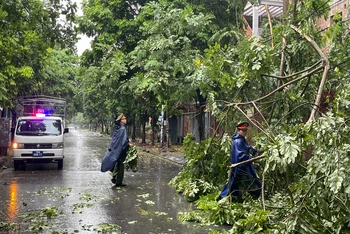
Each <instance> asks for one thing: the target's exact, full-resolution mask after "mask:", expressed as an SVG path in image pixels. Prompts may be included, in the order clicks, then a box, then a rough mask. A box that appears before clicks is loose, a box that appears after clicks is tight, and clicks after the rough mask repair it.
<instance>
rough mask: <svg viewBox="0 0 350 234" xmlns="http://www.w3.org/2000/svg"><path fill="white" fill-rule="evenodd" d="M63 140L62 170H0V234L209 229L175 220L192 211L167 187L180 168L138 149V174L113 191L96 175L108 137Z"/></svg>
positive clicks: (104, 176)
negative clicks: (179, 215) (182, 212)
mask: <svg viewBox="0 0 350 234" xmlns="http://www.w3.org/2000/svg"><path fill="white" fill-rule="evenodd" d="M65 137H66V138H65V159H64V162H63V170H57V164H27V165H26V168H25V169H22V170H18V171H14V170H13V169H12V168H9V169H7V170H4V171H3V172H0V181H1V184H0V186H1V190H0V201H1V204H0V233H35V232H39V233H56V234H59V233H128V234H143V233H157V234H158V233H181V234H186V233H188V234H194V233H198V234H199V233H201V234H202V233H208V232H209V230H211V229H209V228H204V227H198V226H195V225H194V224H192V223H190V224H182V223H180V221H179V220H178V211H186V210H188V209H191V205H190V204H189V203H188V202H187V201H186V200H185V199H184V198H183V197H182V196H181V195H179V194H176V192H175V191H174V189H173V188H172V187H171V186H169V185H168V182H169V180H170V179H171V178H173V177H174V176H175V175H176V174H177V173H178V172H179V170H180V165H178V164H176V163H171V162H169V161H167V160H163V159H162V158H161V157H156V156H154V155H151V154H148V153H145V152H142V151H139V155H140V157H139V163H138V172H136V173H134V172H132V171H126V172H125V176H124V183H126V184H127V185H128V186H126V187H123V188H116V187H114V186H113V184H112V183H111V181H110V179H111V176H110V175H109V173H102V172H100V165H101V160H102V157H103V156H104V153H105V150H106V148H107V145H108V144H109V141H110V138H109V137H106V136H102V135H99V134H95V133H92V132H89V131H86V130H80V129H77V130H75V129H74V128H71V129H70V132H69V133H68V134H66V136H65ZM11 224H12V226H11ZM1 227H2V228H1ZM119 228H120V229H119ZM6 229H7V230H8V231H5V230H6Z"/></svg>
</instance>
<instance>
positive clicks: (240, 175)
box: [217, 122, 261, 200]
mask: <svg viewBox="0 0 350 234" xmlns="http://www.w3.org/2000/svg"><path fill="white" fill-rule="evenodd" d="M248 127H249V123H247V122H242V123H240V124H238V125H237V126H236V129H237V131H236V133H235V134H234V135H233V136H232V139H233V144H232V151H231V165H232V164H236V163H239V162H243V161H246V160H248V159H251V158H252V157H254V156H255V155H256V153H257V150H256V149H254V148H253V147H251V146H250V145H249V144H248V143H247V140H246V138H245V137H246V135H247V131H248ZM244 191H247V192H248V193H249V194H251V195H252V196H254V197H257V196H259V195H260V194H261V183H260V181H259V179H258V177H257V175H256V173H255V170H254V167H253V163H252V162H250V163H246V164H243V165H240V166H237V167H233V168H232V169H231V176H230V178H229V182H228V183H227V184H226V185H225V187H224V189H223V190H222V192H221V193H220V195H219V197H218V198H217V200H220V199H222V198H224V197H226V196H229V195H231V196H236V197H238V198H240V197H241V196H242V192H244Z"/></svg>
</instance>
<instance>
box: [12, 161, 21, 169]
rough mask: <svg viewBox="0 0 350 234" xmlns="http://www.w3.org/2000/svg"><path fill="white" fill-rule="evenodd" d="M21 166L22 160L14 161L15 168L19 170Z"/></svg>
mask: <svg viewBox="0 0 350 234" xmlns="http://www.w3.org/2000/svg"><path fill="white" fill-rule="evenodd" d="M20 166H21V161H18V160H14V161H13V168H14V169H15V170H18V169H19V168H20Z"/></svg>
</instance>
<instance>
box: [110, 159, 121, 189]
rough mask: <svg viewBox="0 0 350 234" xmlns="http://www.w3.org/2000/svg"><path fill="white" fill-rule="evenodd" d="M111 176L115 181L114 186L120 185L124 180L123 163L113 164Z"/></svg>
mask: <svg viewBox="0 0 350 234" xmlns="http://www.w3.org/2000/svg"><path fill="white" fill-rule="evenodd" d="M112 176H113V179H114V181H115V184H122V182H123V179H124V163H122V162H117V163H116V164H115V166H114V169H113V172H112Z"/></svg>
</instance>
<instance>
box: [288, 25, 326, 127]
mask: <svg viewBox="0 0 350 234" xmlns="http://www.w3.org/2000/svg"><path fill="white" fill-rule="evenodd" d="M290 27H291V28H292V29H293V30H294V31H296V32H297V33H299V34H300V35H301V36H303V37H304V38H305V39H306V40H307V41H308V42H310V44H311V45H312V47H313V48H314V49H315V50H316V51H317V53H318V54H319V55H320V57H321V61H322V66H323V67H324V70H323V74H322V79H321V82H320V85H319V87H318V91H317V95H316V99H315V102H314V105H313V107H312V111H311V114H310V116H309V120H308V121H307V122H310V121H313V120H315V115H316V113H317V111H318V109H319V105H320V103H321V97H322V92H323V87H324V85H325V83H326V78H327V74H328V71H329V69H330V64H329V60H328V58H327V56H326V55H325V54H324V53H323V51H322V49H321V48H320V47H319V46H318V45H317V43H316V42H315V41H314V40H313V39H312V38H311V37H309V36H307V35H305V34H303V32H302V31H301V30H300V29H298V28H297V27H295V26H294V25H291V26H290Z"/></svg>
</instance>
